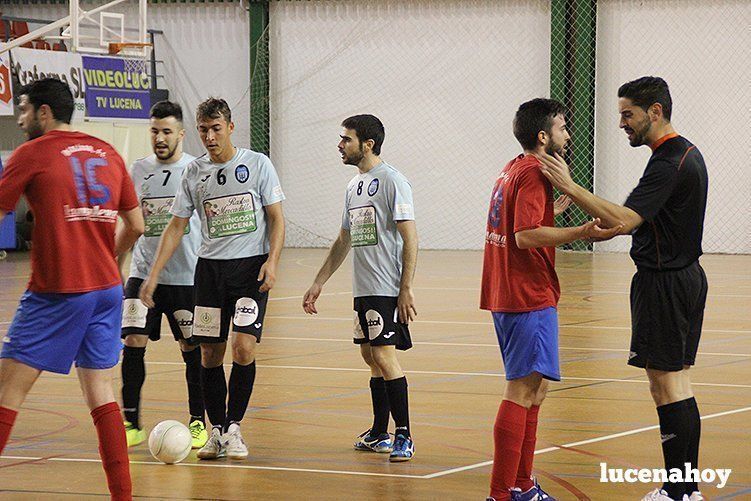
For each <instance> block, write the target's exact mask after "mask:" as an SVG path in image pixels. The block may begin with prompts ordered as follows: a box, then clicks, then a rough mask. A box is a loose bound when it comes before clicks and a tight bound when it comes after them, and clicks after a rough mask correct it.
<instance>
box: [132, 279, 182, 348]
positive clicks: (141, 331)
mask: <svg viewBox="0 0 751 501" xmlns="http://www.w3.org/2000/svg"><path fill="white" fill-rule="evenodd" d="M142 283H143V280H142V279H140V278H134V277H130V278H129V279H128V282H127V283H126V284H125V301H124V302H123V320H122V331H121V336H122V337H123V338H124V337H125V336H129V335H131V334H138V335H141V336H149V339H151V340H152V341H159V338H160V337H161V330H162V314H164V315H165V316H166V317H167V322H169V326H170V329H171V330H172V335H173V336H174V338H175V340H176V341H179V340H185V341H187V342H188V343H189V344H196V343H195V342H194V340H193V338H192V330H193V287H192V286H190V285H158V286H157V288H156V290H155V291H154V303H155V307H154V308H146V306H144V305H143V303H141V300H140V299H138V291H139V289H140V288H141V284H142Z"/></svg>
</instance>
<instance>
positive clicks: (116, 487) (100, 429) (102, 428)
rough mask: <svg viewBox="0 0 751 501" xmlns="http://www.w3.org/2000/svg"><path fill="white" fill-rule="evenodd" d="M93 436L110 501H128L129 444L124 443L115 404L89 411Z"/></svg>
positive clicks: (130, 495) (123, 434)
mask: <svg viewBox="0 0 751 501" xmlns="http://www.w3.org/2000/svg"><path fill="white" fill-rule="evenodd" d="M91 417H92V418H93V419H94V426H96V434H97V436H98V437H99V455H100V456H101V458H102V467H103V468H104V473H105V475H106V476H107V486H108V487H109V490H110V495H111V496H112V500H113V501H131V500H132V499H133V497H132V489H133V487H132V484H131V481H130V463H129V460H128V443H127V441H126V440H125V427H124V426H123V419H122V416H121V415H120V406H119V405H117V403H116V402H110V403H108V404H104V405H101V406H99V407H97V408H96V409H94V410H93V411H91Z"/></svg>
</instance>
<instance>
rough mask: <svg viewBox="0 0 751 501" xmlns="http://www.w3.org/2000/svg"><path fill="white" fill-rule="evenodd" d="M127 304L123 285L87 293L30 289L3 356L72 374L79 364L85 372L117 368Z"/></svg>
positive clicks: (13, 324)
mask: <svg viewBox="0 0 751 501" xmlns="http://www.w3.org/2000/svg"><path fill="white" fill-rule="evenodd" d="M122 305H123V288H122V286H120V285H116V286H114V287H112V288H109V289H103V290H97V291H92V292H84V293H81V294H41V293H36V292H29V291H26V292H25V293H24V294H23V296H21V303H20V304H19V305H18V310H16V316H15V317H14V318H13V323H11V324H10V329H8V334H6V336H5V338H4V339H3V341H4V343H3V349H2V352H1V353H0V358H12V359H13V360H17V361H19V362H21V363H24V364H26V365H29V366H31V367H34V368H35V369H39V370H43V371H49V372H57V373H59V374H68V373H69V372H70V367H71V365H72V364H73V362H75V363H76V367H82V368H84V369H109V368H110V367H114V366H115V365H117V362H118V360H119V358H120V351H121V350H122V346H123V345H122V341H120V320H121V318H122Z"/></svg>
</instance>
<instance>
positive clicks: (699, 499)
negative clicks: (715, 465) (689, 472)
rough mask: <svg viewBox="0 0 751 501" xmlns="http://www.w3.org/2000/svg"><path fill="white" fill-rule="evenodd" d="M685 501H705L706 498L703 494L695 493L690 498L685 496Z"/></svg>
mask: <svg viewBox="0 0 751 501" xmlns="http://www.w3.org/2000/svg"><path fill="white" fill-rule="evenodd" d="M683 501H704V496H702V495H701V492H699V491H694V492H692V493H691V495H690V496H689V495H688V494H684V495H683Z"/></svg>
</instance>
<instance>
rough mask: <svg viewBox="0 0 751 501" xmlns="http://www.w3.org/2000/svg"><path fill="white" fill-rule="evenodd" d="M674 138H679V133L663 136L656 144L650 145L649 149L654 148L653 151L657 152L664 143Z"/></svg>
mask: <svg viewBox="0 0 751 501" xmlns="http://www.w3.org/2000/svg"><path fill="white" fill-rule="evenodd" d="M674 137H678V133H677V132H671V133H670V134H666V135H664V136H662V137H661V138H660V139H658V140H657V141H655V142H654V143H652V144H650V145H649V147H650V148H652V151H655V150H656V149H657V148H659V147H660V146H662V143H664V142H665V141H667V140H668V139H673V138H674Z"/></svg>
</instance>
